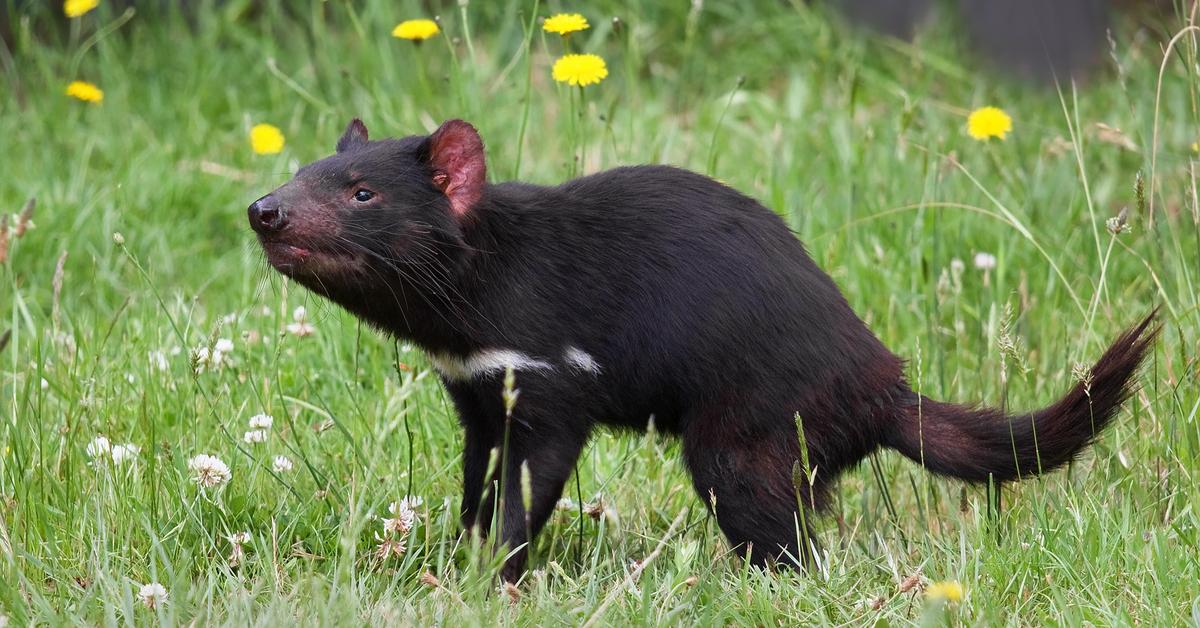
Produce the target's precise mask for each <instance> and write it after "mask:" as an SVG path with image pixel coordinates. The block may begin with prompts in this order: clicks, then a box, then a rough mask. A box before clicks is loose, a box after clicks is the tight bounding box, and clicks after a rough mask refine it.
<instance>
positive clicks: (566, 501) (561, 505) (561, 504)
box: [554, 497, 579, 510]
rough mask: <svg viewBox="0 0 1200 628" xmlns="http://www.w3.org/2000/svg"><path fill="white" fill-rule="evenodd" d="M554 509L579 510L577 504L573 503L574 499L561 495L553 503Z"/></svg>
mask: <svg viewBox="0 0 1200 628" xmlns="http://www.w3.org/2000/svg"><path fill="white" fill-rule="evenodd" d="M554 509H555V510H579V504H577V503H575V500H573V499H571V498H570V497H563V498H562V499H560V500H558V503H556V504H554Z"/></svg>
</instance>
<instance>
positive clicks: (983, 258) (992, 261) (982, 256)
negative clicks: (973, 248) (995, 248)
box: [975, 253, 996, 270]
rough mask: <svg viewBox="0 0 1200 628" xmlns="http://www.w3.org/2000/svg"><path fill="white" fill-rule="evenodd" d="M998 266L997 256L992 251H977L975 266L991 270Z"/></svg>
mask: <svg viewBox="0 0 1200 628" xmlns="http://www.w3.org/2000/svg"><path fill="white" fill-rule="evenodd" d="M995 267H996V256H995V255H992V254H991V253H976V254H975V268H978V269H979V270H991V269H993V268H995Z"/></svg>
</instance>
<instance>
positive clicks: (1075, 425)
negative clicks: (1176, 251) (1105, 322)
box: [885, 310, 1159, 482]
mask: <svg viewBox="0 0 1200 628" xmlns="http://www.w3.org/2000/svg"><path fill="white" fill-rule="evenodd" d="M1156 314H1157V310H1156V311H1155V312H1154V313H1152V314H1150V315H1149V316H1147V317H1146V319H1145V320H1143V321H1142V322H1141V324H1139V325H1138V326H1136V327H1134V328H1132V329H1129V330H1127V331H1126V332H1125V333H1123V334H1121V336H1120V337H1119V338H1117V340H1116V341H1115V342H1113V343H1112V346H1110V347H1109V348H1108V351H1105V352H1104V355H1103V356H1101V357H1100V360H1099V361H1098V362H1096V364H1095V366H1093V367H1092V369H1091V371H1090V379H1088V380H1087V381H1084V382H1080V383H1077V384H1076V385H1075V386H1074V387H1073V388H1072V389H1071V390H1070V392H1068V393H1067V394H1066V396H1064V397H1063V398H1062V399H1060V400H1059V401H1058V402H1057V403H1055V404H1054V405H1052V406H1050V407H1048V408H1044V409H1042V410H1038V411H1036V412H1032V413H1029V414H1023V415H1016V416H1008V415H1005V414H1004V413H1003V412H1000V411H999V410H994V409H991V408H972V407H967V406H961V405H956V404H952V403H943V402H941V401H934V400H932V399H929V398H927V397H924V396H922V397H920V398H919V401H916V400H914V402H913V403H912V404H911V405H910V406H908V407H906V408H905V410H904V411H903V412H902V413H901V416H899V417H898V418H897V421H896V422H895V423H894V425H893V427H892V429H891V431H890V433H889V434H888V435H887V440H886V443H885V444H886V445H888V446H889V447H892V448H894V449H896V450H898V451H899V452H900V453H902V454H904V455H905V456H907V457H909V458H911V459H913V460H914V461H916V462H917V463H920V464H923V465H924V466H925V468H927V469H929V470H930V471H933V472H934V473H939V474H942V475H949V476H953V477H957V478H961V479H964V480H968V481H975V482H986V481H987V480H988V478H989V477H992V478H994V479H995V480H996V481H1005V480H1015V479H1020V478H1021V477H1022V476H1028V475H1035V474H1038V473H1043V472H1046V471H1050V470H1051V469H1055V468H1057V467H1059V466H1061V465H1063V464H1065V463H1066V462H1068V461H1070V460H1071V459H1072V458H1074V457H1075V455H1076V454H1078V453H1079V452H1080V451H1081V450H1082V449H1084V448H1085V447H1087V445H1088V444H1089V443H1091V441H1092V439H1093V438H1094V437H1095V436H1096V435H1097V434H1099V433H1100V431H1101V430H1102V429H1104V426H1105V425H1107V424H1108V422H1109V421H1111V420H1112V418H1113V417H1114V416H1115V415H1116V414H1117V410H1118V408H1119V407H1120V405H1121V403H1122V402H1124V401H1125V400H1126V399H1127V398H1128V397H1129V396H1130V394H1131V393H1132V391H1133V386H1132V381H1131V380H1132V379H1133V375H1134V373H1135V372H1136V371H1137V369H1138V366H1139V365H1140V364H1141V362H1142V358H1143V357H1145V355H1146V352H1147V350H1148V349H1150V347H1151V345H1153V343H1154V341H1155V339H1156V338H1157V336H1158V332H1159V327H1157V326H1155V325H1153V323H1154V319H1155V315H1156Z"/></svg>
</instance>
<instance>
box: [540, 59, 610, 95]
mask: <svg viewBox="0 0 1200 628" xmlns="http://www.w3.org/2000/svg"><path fill="white" fill-rule="evenodd" d="M552 76H553V77H554V80H556V81H558V82H559V83H567V84H569V85H578V86H580V87H584V86H587V85H595V84H596V83H599V82H600V81H603V80H604V77H606V76H608V66H606V65H605V64H604V59H601V58H600V57H599V56H597V55H592V54H586V55H563V56H561V57H559V58H558V61H555V62H554V69H553V72H552Z"/></svg>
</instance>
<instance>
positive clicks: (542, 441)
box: [446, 375, 592, 582]
mask: <svg viewBox="0 0 1200 628" xmlns="http://www.w3.org/2000/svg"><path fill="white" fill-rule="evenodd" d="M518 381H519V382H520V383H521V386H520V388H521V393H520V397H519V398H518V401H517V404H516V408H515V410H514V414H513V416H512V417H511V419H506V418H505V411H504V403H503V400H502V398H501V387H502V384H501V380H500V379H499V378H486V379H483V380H475V381H472V382H469V383H468V382H448V383H447V386H446V389H447V391H448V392H449V393H450V395H451V397H452V399H453V400H454V404H455V406H456V408H457V410H458V414H459V420H460V422H461V423H462V425H463V430H464V449H463V501H462V511H461V512H462V523H463V527H464V528H465V529H466V530H468V531H478V533H479V534H488V533H489V531H490V530H491V527H492V519H493V516H494V515H495V514H496V513H499V516H500V517H501V520H500V522H499V540H500V543H501V546H502V547H505V548H507V549H506V550H505V551H513V550H514V549H515V550H516V551H514V552H513V554H512V556H510V557H509V559H508V560H507V561H505V564H504V568H503V572H502V576H503V578H504V579H505V580H506V581H508V582H516V581H517V580H519V579H520V577H521V574H522V573H523V572H524V570H525V562H526V560H527V558H528V547H527V546H528V544H529V542H530V541H531V540H532V539H533V537H535V536H537V533H538V532H539V531H540V530H541V529H542V527H544V526H545V524H546V521H547V520H548V519H549V518H550V515H551V513H553V512H554V507H555V505H556V504H557V502H558V499H559V497H560V496H561V495H562V491H563V486H564V485H566V482H567V478H568V477H570V475H571V471H572V470H574V468H575V461H576V460H578V458H579V453H580V452H581V451H582V450H583V446H584V444H586V443H587V439H588V436H589V435H590V434H591V428H592V420H591V419H590V418H587V415H586V414H585V413H583V412H580V408H581V407H583V406H582V404H581V403H570V402H569V400H570V399H573V398H574V396H573V395H572V394H571V393H570V392H568V391H563V390H561V389H558V388H557V387H554V386H551V385H549V384H550V382H549V381H547V380H544V379H541V378H536V379H535V378H522V377H521V376H520V375H518ZM506 431H507V439H506V437H505V434H506ZM506 440H507V445H506V444H505V443H506ZM493 449H499V455H500V458H499V460H498V461H497V465H496V469H495V470H494V471H493V473H492V476H491V477H490V478H486V477H485V476H486V475H487V467H488V463H489V461H490V460H491V455H492V453H491V452H492V450H493ZM522 463H526V465H527V466H528V468H529V476H530V489H531V498H532V499H531V502H530V509H529V511H528V512H527V511H526V509H525V503H524V499H523V496H522V494H521V465H522ZM485 479H486V480H487V482H486V483H485ZM498 495H499V496H500V499H499V505H497V496H498Z"/></svg>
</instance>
